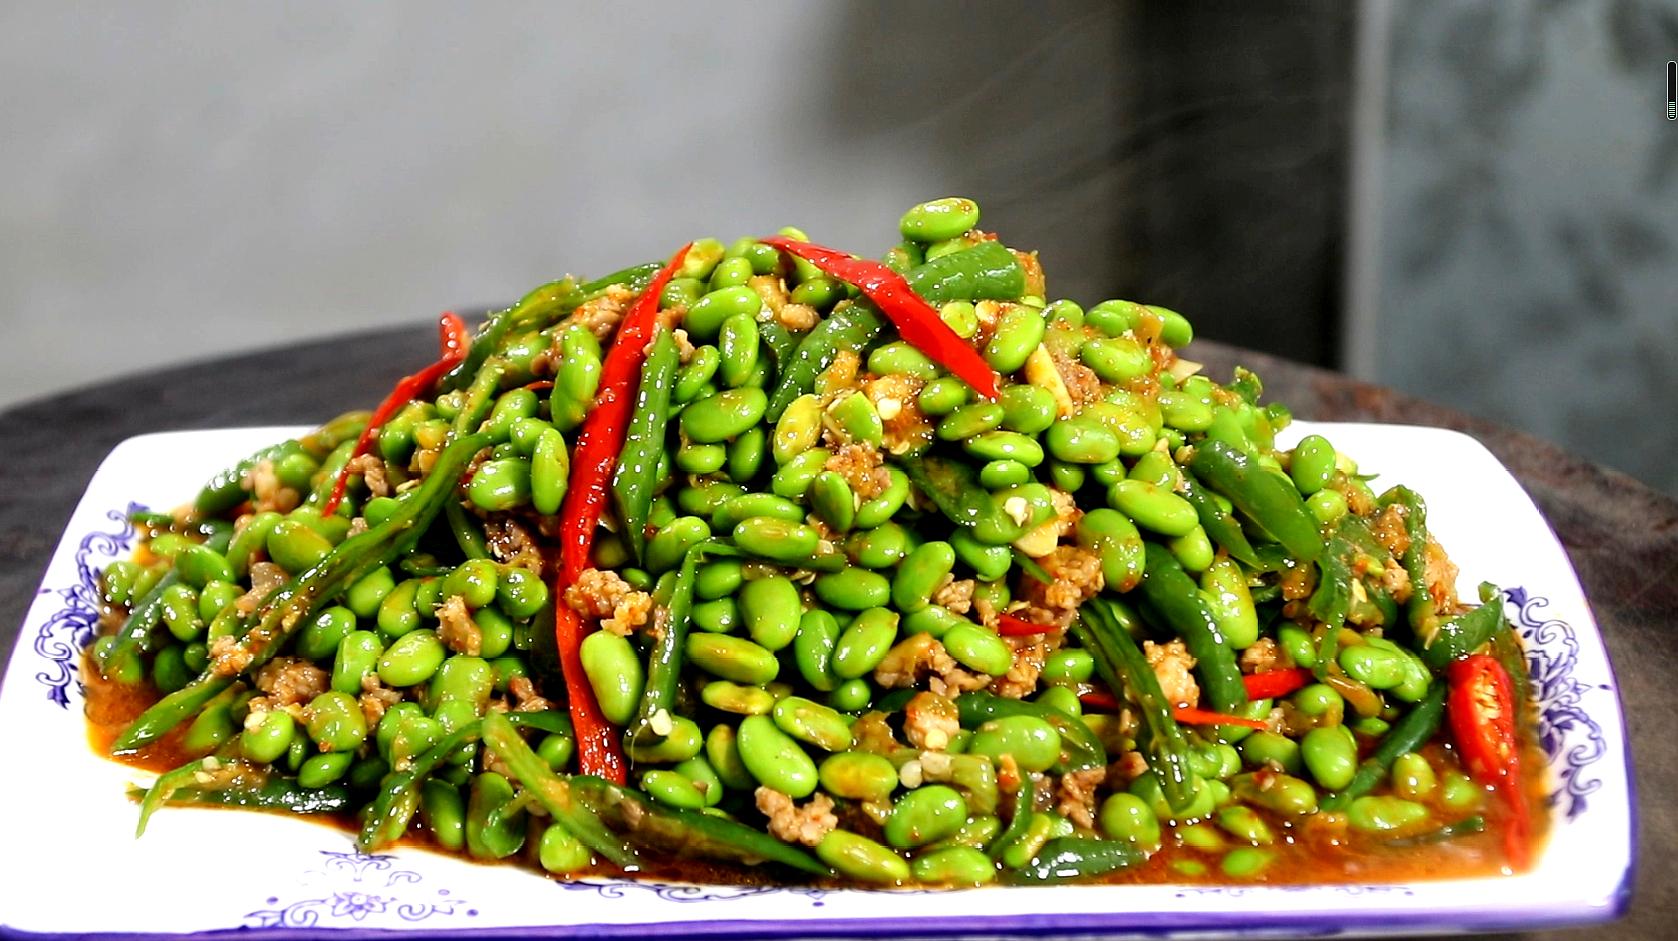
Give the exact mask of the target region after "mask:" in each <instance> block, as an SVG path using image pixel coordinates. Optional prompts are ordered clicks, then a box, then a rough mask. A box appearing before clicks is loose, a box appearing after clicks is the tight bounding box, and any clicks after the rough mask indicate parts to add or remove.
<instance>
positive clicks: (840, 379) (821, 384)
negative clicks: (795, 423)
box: [816, 350, 862, 407]
mask: <svg viewBox="0 0 1678 941" xmlns="http://www.w3.org/2000/svg"><path fill="white" fill-rule="evenodd" d="M861 371H862V356H861V355H860V354H858V353H857V351H855V350H840V351H839V352H838V353H837V354H835V355H834V357H833V362H831V363H828V364H827V368H826V369H824V370H822V371H821V373H820V374H819V375H817V376H816V395H817V396H818V397H819V398H820V399H821V402H822V406H823V407H826V406H827V405H829V404H830V403H832V402H833V400H834V399H836V398H838V397H839V396H840V395H841V394H842V393H845V392H848V391H850V390H852V389H854V388H856V384H857V374H858V373H860V372H861Z"/></svg>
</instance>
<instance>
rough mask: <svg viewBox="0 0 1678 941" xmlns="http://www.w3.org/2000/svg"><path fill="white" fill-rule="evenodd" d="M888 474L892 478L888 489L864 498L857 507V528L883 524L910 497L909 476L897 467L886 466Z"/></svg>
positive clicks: (887, 485) (870, 527) (869, 527)
mask: <svg viewBox="0 0 1678 941" xmlns="http://www.w3.org/2000/svg"><path fill="white" fill-rule="evenodd" d="M886 475H887V476H888V477H889V478H891V479H890V482H889V483H887V484H886V489H885V490H882V491H881V492H880V494H879V495H878V496H876V497H874V498H873V499H870V500H864V501H863V502H862V505H861V506H859V507H857V508H856V520H855V522H854V524H853V525H855V526H856V528H857V529H873V528H874V527H876V526H881V525H883V524H884V523H885V522H886V521H887V520H889V519H891V518H892V516H893V515H895V514H896V513H897V511H898V510H900V509H902V507H903V504H904V503H905V502H906V501H907V500H908V499H909V477H908V475H907V474H905V473H903V472H902V471H900V470H898V469H897V468H895V467H888V468H886Z"/></svg>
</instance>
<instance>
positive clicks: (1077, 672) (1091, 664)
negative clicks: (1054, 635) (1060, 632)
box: [1040, 647, 1095, 686]
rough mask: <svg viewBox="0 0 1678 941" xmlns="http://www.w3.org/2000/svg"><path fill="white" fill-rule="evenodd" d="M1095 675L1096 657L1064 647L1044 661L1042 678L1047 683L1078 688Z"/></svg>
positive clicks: (1081, 650)
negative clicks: (1077, 686)
mask: <svg viewBox="0 0 1678 941" xmlns="http://www.w3.org/2000/svg"><path fill="white" fill-rule="evenodd" d="M1094 675H1095V657H1094V656H1092V655H1091V654H1090V652H1089V651H1087V650H1084V649H1082V648H1078V647H1062V648H1061V649H1059V650H1056V651H1054V652H1052V653H1050V654H1048V655H1047V656H1046V657H1044V659H1043V671H1042V673H1041V674H1040V676H1041V677H1042V679H1043V682H1045V683H1054V684H1057V685H1066V686H1076V685H1078V684H1079V683H1087V682H1089V680H1090V677H1092V676H1094Z"/></svg>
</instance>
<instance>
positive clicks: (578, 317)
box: [554, 284, 635, 344]
mask: <svg viewBox="0 0 1678 941" xmlns="http://www.w3.org/2000/svg"><path fill="white" fill-rule="evenodd" d="M634 299H635V292H634V291H631V290H630V289H629V288H627V287H625V286H624V285H621V284H614V285H612V286H611V287H609V288H607V289H606V291H605V293H603V294H601V295H600V296H599V297H596V298H594V299H593V300H588V301H584V302H583V303H582V304H580V305H578V307H577V309H576V310H575V311H574V312H573V313H572V314H571V319H570V320H569V321H568V322H569V323H572V324H576V325H579V326H582V327H584V328H586V329H587V330H588V331H589V332H590V333H592V334H594V335H595V337H597V338H598V339H601V340H604V339H606V337H608V336H610V335H611V333H612V331H613V330H614V329H615V328H616V327H617V325H618V321H620V320H622V319H623V312H624V310H625V309H627V308H628V307H629V303H630V302H631V301H633V300H634ZM559 338H560V335H559V334H557V333H556V334H554V342H555V343H556V344H557V343H559V342H560V339H559Z"/></svg>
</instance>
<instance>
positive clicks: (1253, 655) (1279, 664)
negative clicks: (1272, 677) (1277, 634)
mask: <svg viewBox="0 0 1678 941" xmlns="http://www.w3.org/2000/svg"><path fill="white" fill-rule="evenodd" d="M1292 666H1293V660H1292V659H1291V658H1290V657H1289V656H1288V653H1287V651H1285V650H1283V649H1282V646H1281V645H1280V644H1278V643H1276V641H1274V640H1272V639H1271V638H1269V637H1260V638H1259V639H1258V640H1256V641H1254V642H1253V645H1252V646H1251V647H1248V648H1247V649H1246V650H1243V651H1241V672H1243V673H1270V672H1272V671H1274V670H1286V669H1289V668H1291V667H1292Z"/></svg>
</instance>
